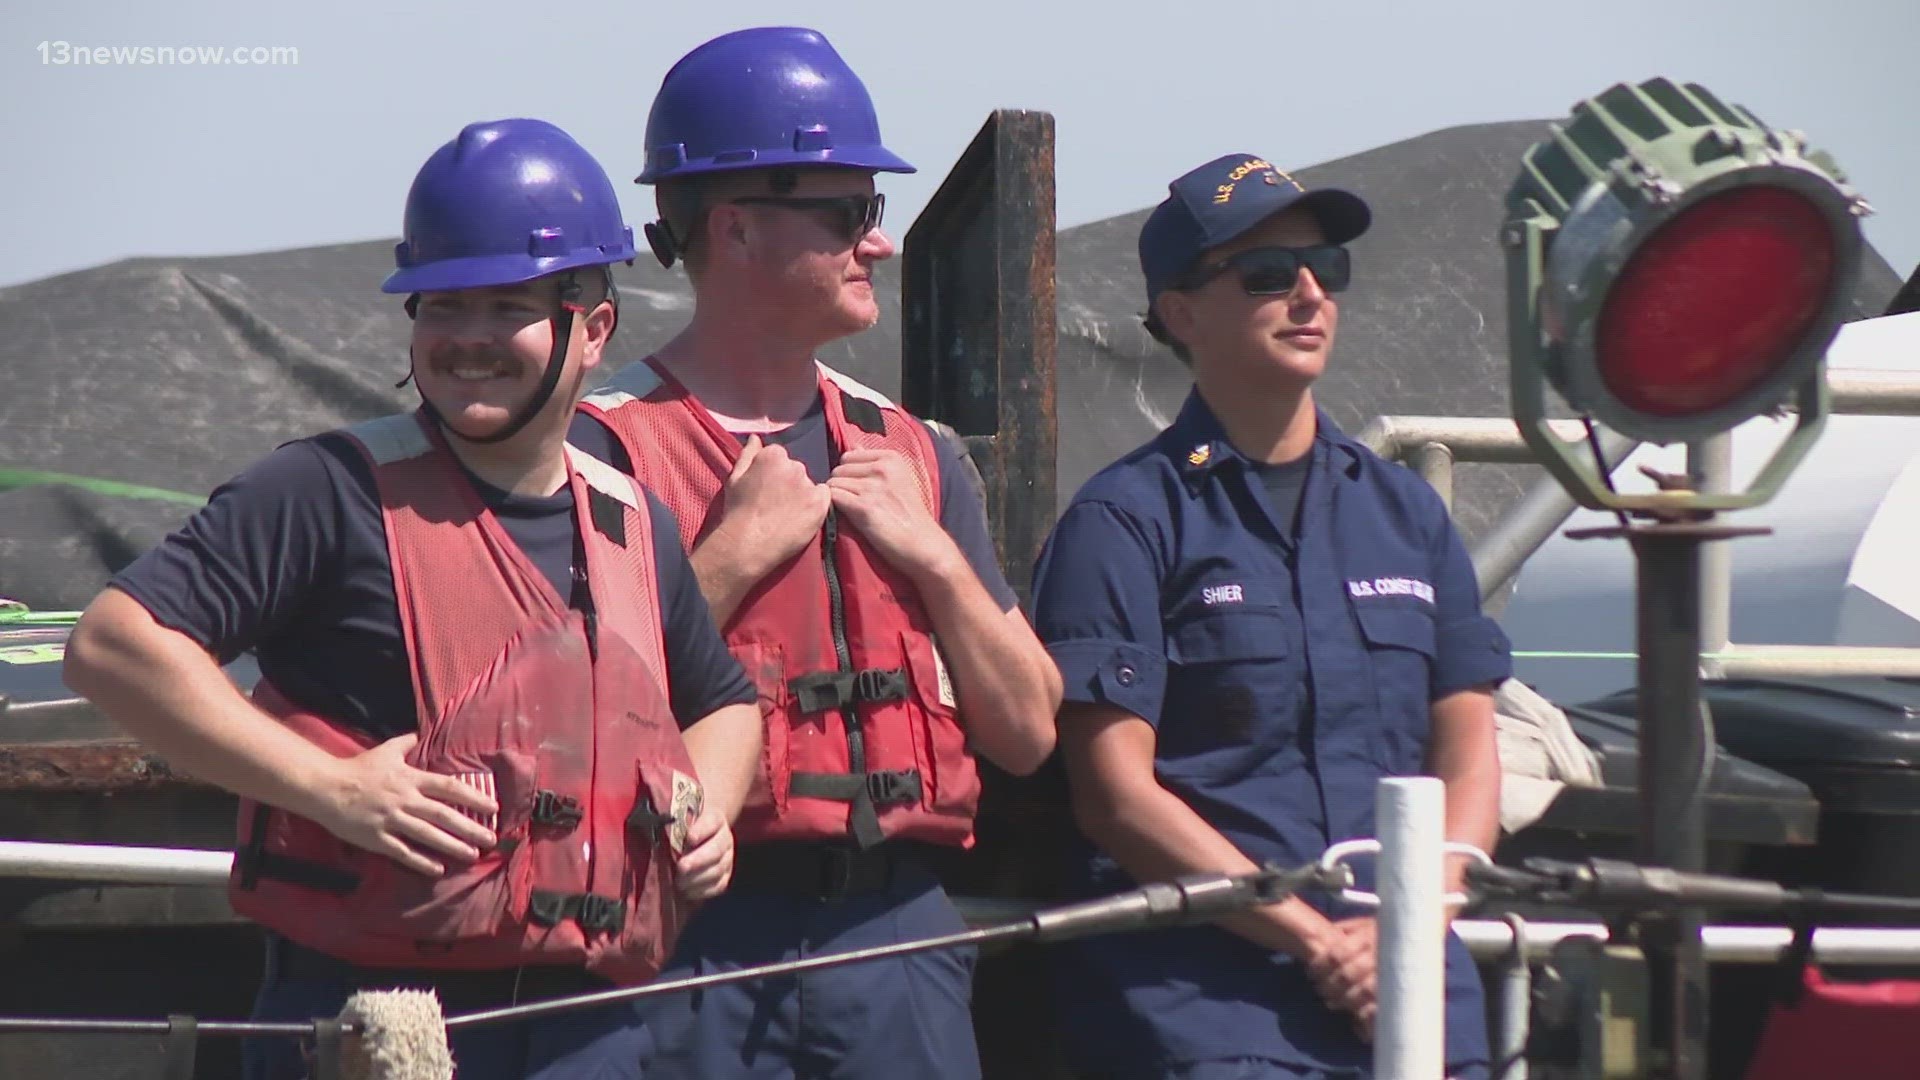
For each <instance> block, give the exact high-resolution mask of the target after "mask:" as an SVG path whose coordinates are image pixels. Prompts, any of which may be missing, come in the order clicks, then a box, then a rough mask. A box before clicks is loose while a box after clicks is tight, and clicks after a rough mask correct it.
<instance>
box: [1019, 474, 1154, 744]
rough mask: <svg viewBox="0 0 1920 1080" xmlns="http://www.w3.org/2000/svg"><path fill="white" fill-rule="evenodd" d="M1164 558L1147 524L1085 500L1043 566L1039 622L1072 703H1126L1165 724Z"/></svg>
mask: <svg viewBox="0 0 1920 1080" xmlns="http://www.w3.org/2000/svg"><path fill="white" fill-rule="evenodd" d="M1158 565H1159V560H1157V559H1156V558H1155V557H1154V554H1153V550H1152V545H1151V543H1150V542H1149V540H1148V538H1147V533H1146V530H1145V529H1144V528H1142V527H1141V525H1140V523H1139V522H1138V521H1137V520H1135V519H1134V518H1133V517H1132V516H1131V515H1129V514H1127V513H1126V512H1125V511H1122V510H1120V509H1118V508H1117V507H1114V506H1111V505H1109V504H1106V503H1076V504H1074V505H1073V506H1070V507H1068V508H1067V512H1066V513H1065V514H1063V515H1061V518H1060V521H1059V523H1058V524H1056V525H1055V526H1054V530H1053V533H1052V535H1051V536H1049V537H1048V539H1047V544H1046V547H1045V548H1044V549H1043V550H1042V551H1041V554H1040V559H1039V562H1038V563H1037V564H1036V566H1035V568H1034V579H1033V596H1034V629H1035V631H1036V632H1037V633H1038V634H1039V636H1040V640H1041V641H1042V642H1043V643H1045V645H1046V647H1047V652H1048V654H1049V655H1051V656H1052V657H1053V660H1054V663H1055V664H1057V665H1058V666H1059V668H1060V675H1061V681H1062V683H1063V684H1064V697H1065V700H1067V701H1069V702H1078V703H1081V704H1088V705H1111V706H1114V707H1116V708H1120V709H1125V710H1126V711H1127V712H1130V713H1133V714H1134V715H1136V716H1138V717H1140V718H1141V719H1143V720H1145V721H1147V723H1149V724H1153V725H1155V726H1156V727H1157V726H1158V725H1159V722H1160V709H1161V706H1162V704H1163V702H1164V701H1165V698H1166V687H1167V657H1166V638H1165V634H1164V632H1163V631H1162V629H1161V620H1160V585H1159V582H1160V574H1159V570H1158Z"/></svg>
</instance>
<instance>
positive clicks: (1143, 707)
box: [1047, 639, 1167, 727]
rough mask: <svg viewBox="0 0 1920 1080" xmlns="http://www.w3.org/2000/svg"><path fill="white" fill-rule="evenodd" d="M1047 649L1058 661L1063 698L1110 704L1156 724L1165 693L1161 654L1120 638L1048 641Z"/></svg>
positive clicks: (1164, 673) (1055, 661) (1163, 666)
mask: <svg viewBox="0 0 1920 1080" xmlns="http://www.w3.org/2000/svg"><path fill="white" fill-rule="evenodd" d="M1047 654H1048V655H1049V656H1052V657H1053V662H1054V663H1055V664H1057V665H1059V667H1060V680H1061V682H1062V684H1063V685H1064V686H1065V688H1066V691H1065V694H1064V699H1065V700H1067V701H1077V702H1079V703H1081V704H1083V705H1112V706H1114V707H1116V708H1121V709H1125V710H1127V711H1128V712H1130V713H1132V714H1134V715H1135V716H1138V717H1140V718H1141V719H1143V720H1145V721H1146V722H1147V723H1149V724H1152V725H1154V726H1155V727H1159V726H1160V703H1161V702H1162V701H1164V700H1165V699H1166V690H1167V659H1166V657H1165V656H1162V655H1160V654H1158V653H1153V652H1149V651H1147V650H1146V649H1143V648H1141V647H1139V646H1138V645H1133V644H1131V643H1128V642H1123V641H1110V640H1106V641H1103V640H1086V639H1082V640H1079V641H1059V642H1053V641H1050V642H1048V643H1047Z"/></svg>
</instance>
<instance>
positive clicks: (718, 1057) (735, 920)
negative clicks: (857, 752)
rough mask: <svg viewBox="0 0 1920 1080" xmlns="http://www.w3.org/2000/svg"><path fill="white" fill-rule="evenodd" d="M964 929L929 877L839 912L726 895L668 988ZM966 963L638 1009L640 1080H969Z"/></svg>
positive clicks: (833, 973) (972, 1056) (969, 957)
mask: <svg viewBox="0 0 1920 1080" xmlns="http://www.w3.org/2000/svg"><path fill="white" fill-rule="evenodd" d="M963 929H965V924H964V923H963V922H962V920H961V918H960V915H959V913H958V912H957V911H955V910H954V907H953V904H952V903H951V902H949V901H948V900H947V897H946V893H945V892H943V891H942V890H941V888H940V885H939V883H938V881H937V880H935V879H934V878H933V876H932V875H931V874H928V873H925V872H924V871H920V870H917V869H903V870H901V871H899V872H898V873H896V875H895V880H894V882H893V884H892V885H891V886H890V887H889V888H888V889H886V890H885V891H882V892H874V893H870V894H866V895H860V896H852V897H847V898H844V899H837V900H817V899H808V898H801V897H791V896H773V895H766V894H759V895H752V894H740V893H734V892H729V893H727V894H725V895H722V896H720V897H719V898H717V899H715V900H712V901H709V902H708V903H707V905H706V906H705V907H703V908H702V909H701V911H700V912H699V914H697V915H696V916H695V917H694V919H693V921H692V923H691V924H690V925H689V926H688V927H687V929H686V931H685V933H684V934H683V936H682V937H681V939H680V944H679V947H678V949H677V950H676V952H675V955H674V959H673V962H672V965H671V967H670V968H669V970H668V971H667V972H666V973H665V974H663V975H662V978H682V977H686V976H690V975H703V974H711V973H714V972H720V971H731V970H737V969H739V968H742V967H749V966H753V965H758V964H767V963H774V962H777V961H781V960H792V959H797V958H800V957H806V956H815V955H819V954H821V953H837V952H844V951H846V950H849V949H858V948H866V947H871V946H876V945H888V944H893V943H895V942H899V941H903V940H906V939H908V938H919V937H931V936H934V935H938V934H949V933H954V932H956V931H959V930H963ZM975 960H976V955H975V952H974V950H972V949H965V950H952V951H943V952H927V953H919V954H916V955H912V956H906V957H901V958H897V959H889V960H874V961H865V962H862V963H857V964H850V965H846V966H842V967H834V968H827V969H824V970H821V971H814V972H808V973H805V974H802V975H799V976H795V977H788V978H781V979H768V980H759V981H753V982H746V983H734V984H731V985H727V986H719V987H713V988H709V989H706V990H701V991H696V992H694V993H691V994H675V995H671V996H665V997H660V998H654V999H650V1000H647V1001H643V1002H641V1003H640V1008H641V1010H642V1012H643V1013H644V1015H645V1017H646V1024H647V1027H648V1029H649V1032H650V1034H651V1035H652V1037H653V1042H654V1055H653V1057H652V1058H651V1059H650V1062H649V1065H648V1069H647V1080H696V1078H698V1080H707V1078H711V1077H722V1076H724V1077H730V1078H739V1080H879V1078H882V1077H884V1078H887V1080H897V1078H899V1077H914V1078H916V1080H919V1078H928V1080H977V1078H978V1077H979V1076H980V1058H979V1051H978V1048H977V1047H976V1045H975V1043H974V1038H973V1015H972V1012H971V1010H970V1002H971V999H972V987H973V969H974V963H975Z"/></svg>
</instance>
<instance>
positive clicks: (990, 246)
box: [900, 109, 1058, 603]
mask: <svg viewBox="0 0 1920 1080" xmlns="http://www.w3.org/2000/svg"><path fill="white" fill-rule="evenodd" d="M1053 139H1054V136H1053V116H1052V114H1050V113H1044V112H1030V111H1025V110H1017V109H1002V110H999V111H997V112H995V113H993V114H992V115H991V116H989V117H988V118H987V122H986V124H985V125H984V126H982V127H981V129H980V131H979V134H977V135H976V136H975V137H974V140H973V142H972V144H971V145H969V146H968V147H967V149H966V152H965V153H963V154H961V155H960V160H959V161H958V162H956V163H955V164H954V167H953V170H952V171H951V172H950V173H948V174H947V178H946V180H945V181H944V182H942V184H941V185H940V189H939V190H938V191H936V192H935V193H934V195H933V198H932V199H930V200H929V201H928V203H927V206H926V209H925V210H923V211H922V212H921V214H920V217H919V219H918V220H916V221H915V222H914V223H913V227H912V228H910V229H908V230H907V235H906V239H905V242H904V244H903V247H902V259H901V263H902V266H901V286H900V291H901V309H902V313H903V314H902V330H901V357H900V360H901V367H900V396H901V402H902V404H904V405H905V406H906V407H907V408H908V409H909V410H910V411H912V412H914V413H915V414H917V415H920V416H923V417H926V418H928V419H931V420H939V421H942V422H944V423H947V424H949V425H951V426H952V427H953V428H954V430H956V431H957V432H959V434H960V435H961V437H962V438H964V439H965V440H966V442H967V446H968V448H969V449H970V450H971V451H972V452H973V455H974V460H975V461H976V462H977V463H978V465H979V467H980V472H981V475H982V477H983V478H984V479H985V481H986V488H987V517H988V521H989V522H990V524H991V526H992V528H993V534H994V543H995V544H996V545H997V546H998V548H999V553H1000V562H1001V566H1002V567H1003V568H1004V569H1005V571H1006V574H1007V580H1008V582H1009V583H1011V584H1012V585H1013V587H1014V589H1015V590H1016V591H1017V592H1018V593H1019V594H1020V597H1021V600H1022V602H1023V603H1024V602H1025V601H1026V599H1027V591H1028V586H1029V584H1030V582H1031V580H1032V576H1033V562H1034V559H1035V557H1037V556H1038V554H1039V551H1040V545H1041V543H1042V542H1043V541H1044V540H1045V539H1046V535H1047V530H1048V529H1050V528H1052V527H1053V516H1054V502H1055V500H1054V494H1055V493H1054V485H1055V467H1056V462H1057V457H1058V454H1057V445H1058V443H1057V440H1058V429H1057V424H1056V421H1055V410H1054V387H1055V375H1054V351H1055V347H1056V340H1055V335H1054V186H1053Z"/></svg>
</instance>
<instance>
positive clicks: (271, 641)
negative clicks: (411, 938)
mask: <svg viewBox="0 0 1920 1080" xmlns="http://www.w3.org/2000/svg"><path fill="white" fill-rule="evenodd" d="M468 478H469V479H470V480H472V481H473V483H474V487H475V489H476V490H477V491H478V492H479V493H480V496H481V498H482V500H483V501H485V503H486V504H487V506H488V508H489V509H491V510H492V511H493V513H494V514H495V516H496V517H497V518H498V519H499V521H500V524H501V525H502V526H504V527H505V528H506V531H507V535H508V536H510V537H512V539H513V541H514V543H516V544H518V545H519V546H520V550H521V552H522V553H523V554H525V555H526V556H527V558H528V559H529V560H530V561H531V562H532V563H533V564H534V565H535V566H537V567H539V568H540V571H541V572H542V573H543V574H545V575H546V578H547V580H548V581H549V582H551V583H552V584H553V587H554V589H555V591H557V592H558V593H559V595H561V596H563V597H565V596H572V594H573V591H574V590H573V583H572V567H573V553H574V532H575V527H574V515H573V491H572V489H571V488H569V487H562V488H561V489H560V490H559V491H558V492H557V493H555V494H553V495H549V496H527V495H514V494H510V493H508V492H504V491H501V490H499V489H497V488H494V487H492V486H490V485H488V484H486V483H485V482H484V481H481V480H479V479H478V478H477V477H474V476H472V474H471V473H469V474H468ZM647 509H648V512H649V514H650V516H651V519H652V522H653V547H654V562H655V565H656V568H657V570H658V582H659V589H660V614H661V622H662V629H663V636H664V645H665V649H666V660H667V678H668V682H669V683H670V685H669V687H668V691H669V698H670V699H671V702H672V706H673V714H674V716H675V717H676V718H677V719H678V720H679V722H680V726H681V727H683V728H684V727H686V726H687V725H689V724H691V723H693V722H694V721H697V720H699V719H700V718H701V717H703V716H706V715H707V714H708V713H711V712H712V711H714V710H715V709H718V708H721V707H722V706H726V705H733V704H750V703H752V702H753V701H755V700H756V698H755V694H754V690H753V684H752V683H750V682H749V681H747V675H746V672H745V671H744V670H742V669H741V667H740V664H739V662H738V661H736V660H734V658H733V656H732V654H731V653H729V652H728V651H727V648H726V643H725V642H724V641H723V640H722V639H721V637H720V632H719V630H718V629H716V628H715V627H714V625H713V618H712V616H711V615H710V614H709V613H708V610H707V602H706V599H705V598H704V597H702V596H701V595H700V587H699V582H698V581H697V580H696V579H695V578H694V575H693V568H692V567H691V566H690V565H689V564H688V562H687V556H686V553H685V551H684V550H683V549H682V547H681V543H680V530H679V527H678V525H677V524H676V523H675V521H674V517H673V513H672V511H670V510H668V509H667V507H666V505H665V504H664V503H662V502H660V501H659V500H658V499H655V498H653V497H652V496H648V498H647ZM113 585H114V586H115V587H117V588H119V589H121V590H123V591H125V592H126V593H127V594H128V595H130V596H132V597H133V598H134V599H135V600H137V601H139V602H140V604H141V605H142V606H144V607H145V608H146V609H147V610H148V611H149V612H151V613H152V614H153V617H154V619H155V620H156V621H158V622H159V623H160V624H161V625H163V626H167V627H170V628H172V629H174V630H177V631H179V632H181V633H183V634H185V635H187V636H188V637H190V638H192V639H193V640H194V641H196V642H198V643H199V644H200V645H201V646H203V647H205V648H206V649H207V650H209V651H210V652H212V653H213V654H214V655H215V656H216V657H218V658H219V660H220V661H221V662H222V663H225V662H227V661H228V660H230V659H232V658H233V657H235V656H237V655H239V654H240V653H242V652H246V651H248V650H252V651H253V653H254V655H255V657H256V658H257V659H258V660H259V663H260V673H261V675H262V676H263V677H265V678H267V679H269V680H270V681H272V682H273V684H274V685H275V686H277V687H278V688H279V689H280V690H281V691H282V692H284V693H285V694H286V695H287V696H288V697H289V698H291V699H292V700H293V701H295V702H297V703H298V704H300V705H301V706H303V707H305V708H307V709H310V710H312V711H314V712H316V713H319V714H320V715H323V716H327V717H330V718H334V719H336V720H338V721H340V722H342V723H345V724H349V725H351V726H353V727H357V728H360V729H361V730H363V731H366V732H367V733H368V734H371V735H373V736H375V737H378V738H381V739H386V738H391V737H393V736H396V735H402V734H405V733H406V732H409V731H414V730H417V728H418V723H417V721H416V718H415V716H414V711H415V707H414V695H413V682H412V677H411V675H410V674H409V668H408V665H407V660H406V647H405V643H404V641H403V640H402V638H401V635H400V615H399V608H398V604H397V601H396V600H395V599H394V595H393V569H392V563H391V562H390V561H389V559H388V557H387V539H386V533H385V531H384V526H383V525H382V523H381V517H380V500H379V496H378V493H377V490H376V489H375V487H374V483H373V473H372V472H371V470H370V469H369V468H368V466H367V462H366V457H365V456H364V455H363V454H362V453H361V452H360V450H359V449H358V448H357V447H355V446H354V444H353V443H352V442H351V441H350V440H349V439H348V438H347V437H346V436H344V435H339V434H326V435H319V436H315V437H312V438H308V439H301V440H298V441H296V442H291V443H288V444H287V445H285V446H282V447H280V448H279V449H277V450H275V451H274V452H273V453H272V454H269V455H268V456H267V457H265V458H263V459H261V460H260V461H259V462H258V463H256V464H255V465H253V466H252V467H251V468H249V469H247V470H246V471H245V472H243V473H241V474H240V475H239V476H238V477H235V478H234V479H233V480H231V481H229V482H228V483H226V484H225V485H223V486H222V487H220V488H219V489H218V490H217V491H215V492H214V493H213V497H212V498H211V499H210V500H209V501H208V503H207V505H206V506H205V507H203V508H202V509H201V510H200V511H199V512H197V513H196V514H194V516H193V517H192V518H191V519H190V520H188V522H187V523H186V524H185V525H184V526H182V527H181V528H180V529H179V530H178V531H176V532H174V533H173V534H172V535H170V536H168V537H167V538H166V539H165V540H163V541H161V542H160V543H159V544H158V545H157V546H155V547H154V548H153V549H152V550H151V551H148V552H147V553H146V554H144V555H142V556H141V557H140V558H139V559H137V560H136V561H134V563H133V564H132V565H130V566H128V567H127V568H126V569H124V570H122V571H121V572H120V573H119V575H118V576H116V577H115V578H114V579H113Z"/></svg>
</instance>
